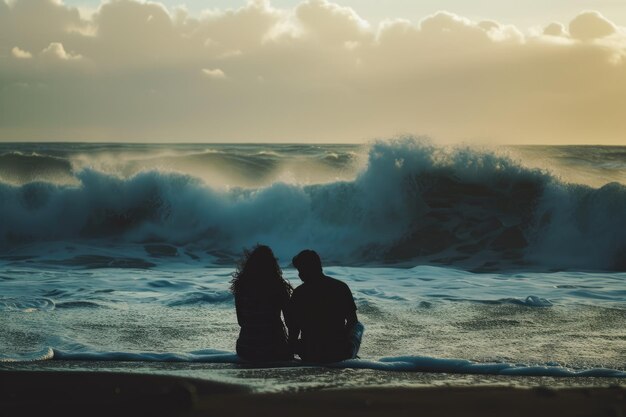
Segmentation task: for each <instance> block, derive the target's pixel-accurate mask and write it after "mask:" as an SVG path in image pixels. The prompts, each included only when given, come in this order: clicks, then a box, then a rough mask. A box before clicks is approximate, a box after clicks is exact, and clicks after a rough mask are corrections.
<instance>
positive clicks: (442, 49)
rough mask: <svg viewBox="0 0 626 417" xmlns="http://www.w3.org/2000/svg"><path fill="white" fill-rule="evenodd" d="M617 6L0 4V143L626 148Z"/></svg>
mask: <svg viewBox="0 0 626 417" xmlns="http://www.w3.org/2000/svg"><path fill="white" fill-rule="evenodd" d="M625 108H626V0H553V1H550V2H547V1H545V0H544V1H537V0H527V1H524V2H520V1H518V0H498V1H485V0H482V1H479V0H436V1H435V0H424V1H419V2H418V1H408V0H388V1H384V2H383V1H380V0H378V1H374V0H337V1H336V2H331V1H327V0H274V1H271V2H270V1H266V0H253V1H243V0H236V1H224V0H205V1H199V0H187V1H186V2H184V0H183V1H181V0H163V1H162V2H140V1H136V0H113V1H106V2H103V3H100V2H98V1H97V0H65V2H61V1H57V0H0V141H24V140H35V141H46V140H54V141H65V140H69V141H133V142H140V141H147V142H327V143H328V142H361V141H368V140H371V139H375V138H385V137H393V136H397V135H405V134H410V135H426V136H429V137H431V138H433V139H434V140H435V141H440V142H459V141H461V142H471V143H473V142H476V143H497V144H500V143H501V144H514V143H515V144H613V145H626V133H624V132H626V117H624V116H623V113H624V111H623V109H625Z"/></svg>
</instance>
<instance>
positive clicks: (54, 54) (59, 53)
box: [41, 42, 82, 60]
mask: <svg viewBox="0 0 626 417" xmlns="http://www.w3.org/2000/svg"><path fill="white" fill-rule="evenodd" d="M41 56H43V57H51V58H58V59H62V60H72V59H81V58H82V56H81V55H78V54H72V53H67V52H65V48H63V44H61V43H59V42H51V43H50V45H48V47H47V48H46V49H44V50H43V51H41Z"/></svg>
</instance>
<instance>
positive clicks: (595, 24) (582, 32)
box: [569, 11, 616, 41]
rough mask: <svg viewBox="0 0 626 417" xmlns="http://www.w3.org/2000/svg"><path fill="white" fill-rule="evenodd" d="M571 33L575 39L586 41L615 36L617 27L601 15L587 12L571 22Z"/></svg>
mask: <svg viewBox="0 0 626 417" xmlns="http://www.w3.org/2000/svg"><path fill="white" fill-rule="evenodd" d="M569 32H570V34H571V35H572V37H573V38H576V39H580V40H583V41H585V40H592V39H598V38H604V37H607V36H610V35H613V34H614V33H616V27H615V25H614V24H613V23H612V22H611V21H610V20H608V19H607V18H605V17H604V16H602V15H601V14H600V13H598V12H595V11H586V12H583V13H581V14H579V15H578V16H576V18H574V20H572V21H571V22H570V24H569Z"/></svg>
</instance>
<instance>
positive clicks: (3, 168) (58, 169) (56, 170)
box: [0, 152, 73, 185]
mask: <svg viewBox="0 0 626 417" xmlns="http://www.w3.org/2000/svg"><path fill="white" fill-rule="evenodd" d="M72 177H73V174H72V164H71V162H70V161H69V160H68V159H65V158H61V157H56V156H51V155H40V154H37V153H34V152H33V153H30V154H26V153H22V152H6V153H2V154H0V180H2V181H4V182H7V183H11V184H19V185H21V184H25V183H29V182H33V181H49V182H64V181H65V182H67V181H71V180H72Z"/></svg>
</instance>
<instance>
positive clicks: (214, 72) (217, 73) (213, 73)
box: [202, 68, 226, 79]
mask: <svg viewBox="0 0 626 417" xmlns="http://www.w3.org/2000/svg"><path fill="white" fill-rule="evenodd" d="M202 72H203V73H204V75H206V76H207V77H209V78H214V79H220V78H226V74H224V71H222V70H221V69H219V68H215V69H206V68H204V69H202Z"/></svg>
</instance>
